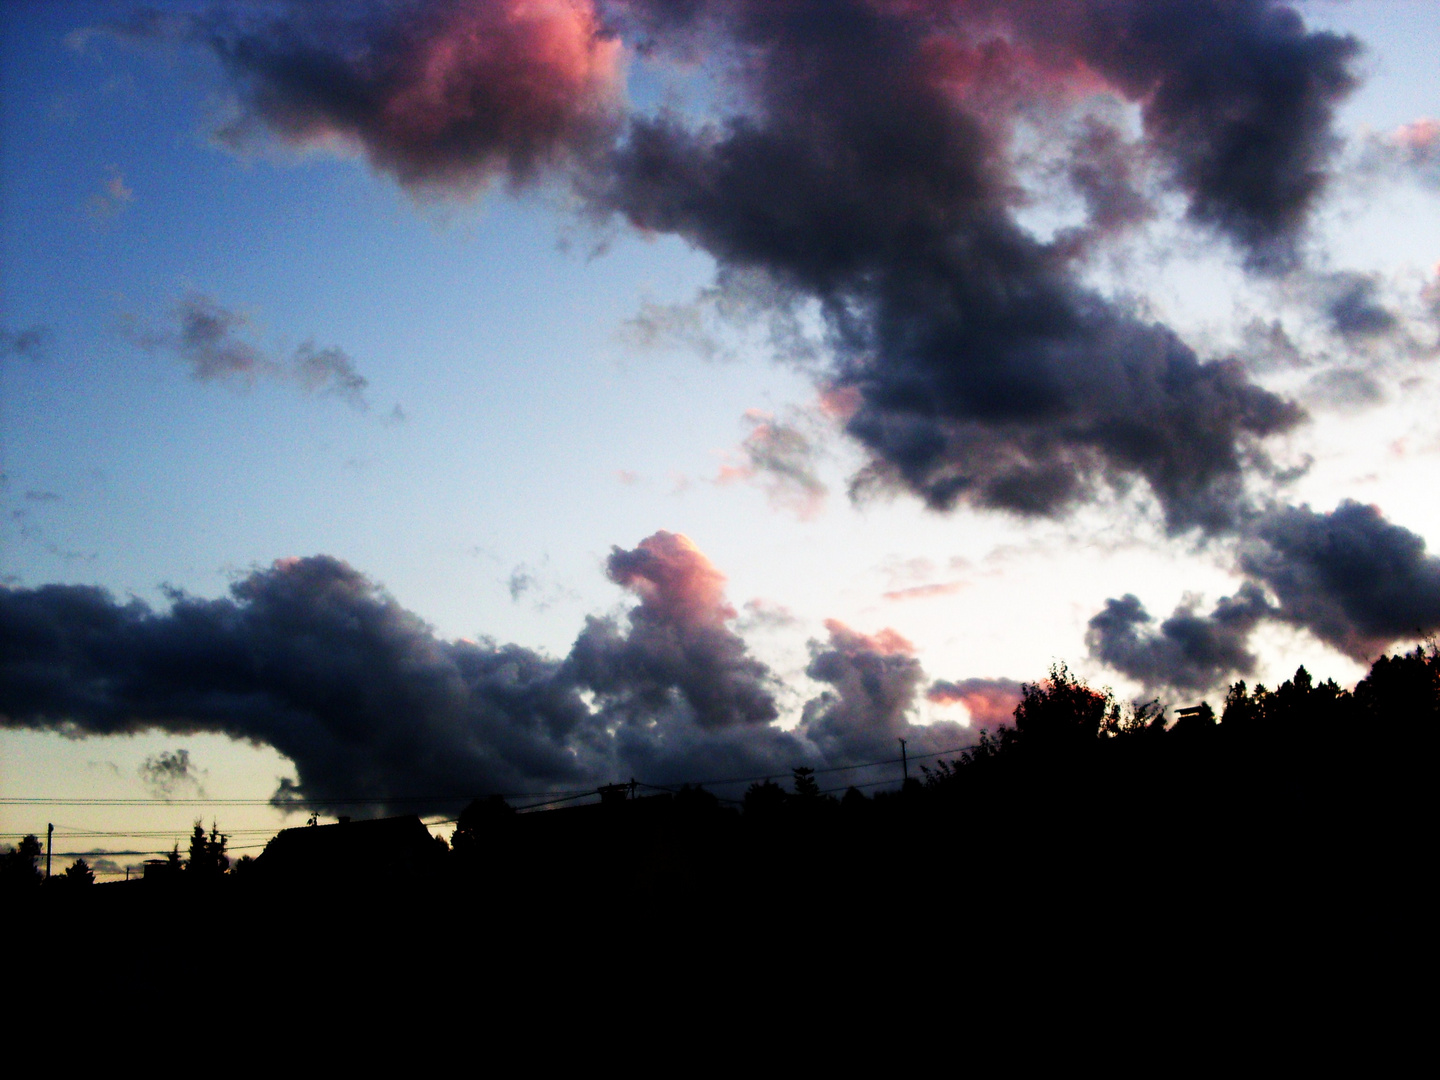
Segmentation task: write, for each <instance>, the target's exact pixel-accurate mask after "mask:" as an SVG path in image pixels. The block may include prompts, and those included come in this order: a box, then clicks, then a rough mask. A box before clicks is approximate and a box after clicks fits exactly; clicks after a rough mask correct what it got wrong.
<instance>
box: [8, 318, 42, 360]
mask: <svg viewBox="0 0 1440 1080" xmlns="http://www.w3.org/2000/svg"><path fill="white" fill-rule="evenodd" d="M54 342H55V331H54V330H52V329H51V328H50V327H48V326H39V325H36V326H27V327H26V328H25V329H23V330H11V329H10V328H9V327H6V326H0V356H21V357H24V358H25V359H27V360H44V359H45V358H47V357H48V356H49V355H50V349H51V346H52V345H53V344H54Z"/></svg>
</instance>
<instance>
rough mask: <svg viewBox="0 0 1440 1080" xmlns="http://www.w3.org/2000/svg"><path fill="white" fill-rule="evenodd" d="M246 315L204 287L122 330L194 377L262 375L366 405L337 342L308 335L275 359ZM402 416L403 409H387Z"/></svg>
mask: <svg viewBox="0 0 1440 1080" xmlns="http://www.w3.org/2000/svg"><path fill="white" fill-rule="evenodd" d="M250 326H251V319H250V316H248V315H246V314H245V313H244V312H241V311H237V310H235V309H233V308H227V307H225V306H224V305H222V304H221V303H219V302H218V301H217V300H215V299H214V298H213V297H210V296H206V295H204V294H203V293H188V294H186V295H185V296H184V297H182V298H181V299H180V301H179V303H177V304H176V305H175V307H174V308H173V309H172V311H171V312H170V318H169V320H168V321H167V323H166V324H165V325H163V326H161V327H159V328H156V327H144V326H134V325H131V326H128V327H127V329H126V334H127V336H128V337H129V338H130V340H131V341H133V342H134V343H135V344H136V345H138V346H139V347H140V348H142V349H145V350H146V351H147V352H161V351H163V352H169V353H172V354H174V355H175V356H176V357H177V358H178V359H179V360H180V361H181V362H182V363H184V364H185V365H186V366H187V367H189V369H190V374H191V376H192V377H193V378H194V379H196V380H198V381H199V382H227V381H228V382H235V383H238V384H240V385H243V386H252V385H254V383H255V381H256V379H258V378H261V377H264V378H270V379H276V380H279V381H282V382H289V383H292V384H294V385H296V386H298V387H299V388H300V389H301V390H303V391H304V392H305V393H307V394H319V395H322V396H328V397H337V398H339V399H340V400H342V401H344V402H345V403H346V404H347V405H349V406H350V407H351V408H354V409H357V410H360V411H364V410H366V409H368V408H369V402H368V401H367V400H366V398H365V388H366V387H367V386H368V385H369V382H368V380H367V379H366V378H365V377H364V376H363V375H361V374H360V372H359V371H358V370H356V368H355V362H354V361H353V360H352V359H351V358H350V356H349V355H348V354H347V353H346V352H345V351H344V350H343V349H340V348H337V347H335V346H333V345H332V346H329V347H327V348H317V347H316V345H315V343H314V342H313V341H307V342H305V343H304V344H303V345H301V346H300V347H299V348H298V349H296V350H295V352H294V353H293V355H291V356H290V357H288V358H285V359H278V358H275V357H273V356H271V355H270V354H268V353H267V352H266V351H265V350H263V349H261V348H260V347H259V346H257V345H255V344H254V343H253V342H252V341H250V340H248V339H247V338H246V336H245V334H246V331H247V330H248V329H249V328H250ZM391 417H392V419H396V418H398V419H400V420H403V417H404V414H403V412H399V406H398V405H397V406H396V412H394V413H392V414H391Z"/></svg>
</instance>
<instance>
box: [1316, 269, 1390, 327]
mask: <svg viewBox="0 0 1440 1080" xmlns="http://www.w3.org/2000/svg"><path fill="white" fill-rule="evenodd" d="M1321 286H1322V295H1325V296H1326V301H1325V315H1326V317H1327V319H1328V321H1329V324H1330V328H1331V329H1332V330H1334V331H1335V333H1337V334H1339V335H1340V336H1341V337H1343V338H1345V339H1346V340H1348V341H1357V340H1363V339H1366V338H1374V337H1381V336H1383V335H1386V334H1389V333H1391V332H1393V331H1394V330H1395V329H1396V327H1397V326H1398V325H1399V321H1400V320H1399V319H1398V318H1397V317H1396V315H1395V313H1394V312H1392V311H1390V310H1388V309H1387V308H1385V307H1384V306H1382V305H1381V304H1380V302H1379V300H1378V296H1379V292H1380V282H1379V280H1378V279H1377V278H1376V276H1375V275H1373V274H1357V273H1355V272H1353V271H1343V272H1339V273H1333V274H1329V275H1326V276H1325V277H1324V278H1323V279H1322V281H1321Z"/></svg>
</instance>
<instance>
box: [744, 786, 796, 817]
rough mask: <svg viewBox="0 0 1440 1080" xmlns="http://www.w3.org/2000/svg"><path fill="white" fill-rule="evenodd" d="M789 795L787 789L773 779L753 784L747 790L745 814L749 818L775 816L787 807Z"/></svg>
mask: <svg viewBox="0 0 1440 1080" xmlns="http://www.w3.org/2000/svg"><path fill="white" fill-rule="evenodd" d="M788 799H789V796H788V795H786V794H785V789H784V788H782V787H781V786H780V785H779V784H777V783H775V781H773V780H763V781H761V782H760V783H758V784H751V785H750V787H749V789H748V790H746V792H745V803H744V805H745V816H746V817H749V818H767V817H773V816H774V815H776V814H778V813H780V812H781V811H782V810H784V808H785V803H786V801H787V800H788Z"/></svg>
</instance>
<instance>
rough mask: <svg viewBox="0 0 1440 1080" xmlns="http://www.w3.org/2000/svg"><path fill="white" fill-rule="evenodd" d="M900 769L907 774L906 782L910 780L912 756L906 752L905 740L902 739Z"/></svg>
mask: <svg viewBox="0 0 1440 1080" xmlns="http://www.w3.org/2000/svg"><path fill="white" fill-rule="evenodd" d="M900 769H901V771H902V772H903V773H904V775H905V782H906V783H907V784H908V783H909V782H910V756H909V755H908V754H906V753H905V740H904V739H901V740H900Z"/></svg>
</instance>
